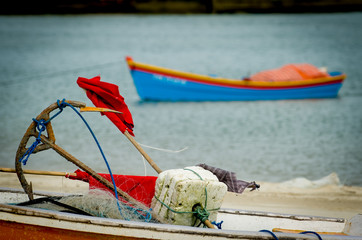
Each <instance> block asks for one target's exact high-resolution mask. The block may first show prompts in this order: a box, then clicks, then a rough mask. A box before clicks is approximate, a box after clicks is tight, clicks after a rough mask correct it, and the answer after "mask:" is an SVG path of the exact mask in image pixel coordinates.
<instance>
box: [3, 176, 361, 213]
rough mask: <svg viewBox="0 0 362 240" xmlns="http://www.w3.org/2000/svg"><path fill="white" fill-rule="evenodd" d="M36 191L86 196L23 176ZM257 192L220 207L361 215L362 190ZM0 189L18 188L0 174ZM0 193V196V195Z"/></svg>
mask: <svg viewBox="0 0 362 240" xmlns="http://www.w3.org/2000/svg"><path fill="white" fill-rule="evenodd" d="M26 178H27V180H28V182H30V181H31V182H32V184H33V189H34V190H35V191H36V190H38V191H49V192H66V193H85V192H87V191H88V183H85V182H81V181H78V180H70V179H67V178H65V177H54V176H39V175H26ZM257 183H258V184H260V185H261V188H260V189H259V190H255V191H249V190H246V191H244V193H243V194H235V193H228V194H227V195H226V197H225V199H224V203H223V207H225V208H236V209H243V210H253V211H269V212H277V213H289V214H302V215H314V216H325V217H342V218H350V217H352V216H354V215H356V214H358V213H360V214H362V187H355V186H353V187H351V186H340V185H336V184H328V183H326V184H322V185H321V186H309V185H305V184H304V186H298V184H296V183H290V182H289V183H268V182H257ZM0 187H8V188H18V189H21V185H20V183H19V181H18V179H17V176H16V174H14V173H3V172H1V173H0ZM0 194H1V193H0Z"/></svg>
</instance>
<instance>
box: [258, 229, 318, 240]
mask: <svg viewBox="0 0 362 240" xmlns="http://www.w3.org/2000/svg"><path fill="white" fill-rule="evenodd" d="M259 232H266V233H269V234H270V235H272V236H273V237H274V239H275V240H279V238H278V237H277V236H276V235H275V234H274V233H273V232H272V231H269V230H265V229H263V230H260V231H259ZM308 233H311V234H314V235H316V236H317V237H318V239H319V240H323V239H322V237H321V236H320V235H319V234H318V233H316V232H313V231H305V232H301V233H299V234H308Z"/></svg>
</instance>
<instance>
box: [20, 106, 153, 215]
mask: <svg viewBox="0 0 362 240" xmlns="http://www.w3.org/2000/svg"><path fill="white" fill-rule="evenodd" d="M57 104H58V107H59V112H57V113H56V114H55V115H54V116H52V117H51V118H49V119H48V120H47V121H45V120H44V119H41V120H39V121H38V120H36V119H33V121H34V122H36V123H37V126H36V128H37V129H38V131H39V134H38V137H37V138H36V140H35V142H34V143H33V144H32V145H31V147H30V148H29V149H28V150H27V151H26V152H25V154H24V155H23V157H22V158H21V159H20V160H19V161H20V162H22V163H23V164H24V165H25V164H26V162H27V161H28V159H29V156H30V155H31V154H32V153H33V152H34V149H35V148H36V146H37V145H38V144H39V143H40V142H41V140H40V135H41V133H42V132H43V131H44V130H45V129H46V124H47V123H48V122H50V121H51V120H53V119H54V118H55V117H57V116H58V115H59V114H60V113H61V112H62V111H63V109H64V108H65V107H67V106H69V107H70V108H71V109H73V110H74V112H75V113H77V115H78V116H79V117H80V118H81V119H82V120H83V123H84V124H85V125H86V127H87V128H88V130H89V132H90V133H91V135H92V137H93V139H94V141H95V142H96V144H97V146H98V149H99V151H100V153H101V155H102V157H103V160H104V162H105V163H106V165H107V169H108V172H109V175H110V177H111V180H112V184H113V187H114V195H115V197H116V199H117V206H118V210H119V212H120V214H121V216H122V217H123V218H124V219H125V220H128V221H129V220H130V219H128V218H126V217H125V216H124V215H123V214H122V209H121V206H120V204H119V199H118V193H117V185H116V183H115V181H114V178H113V174H112V170H111V168H110V166H109V164H108V161H107V159H106V156H105V155H104V152H103V150H102V147H101V146H100V144H99V142H98V139H97V137H96V136H95V134H94V132H93V131H92V129H91V128H90V126H89V124H88V123H87V121H86V120H85V119H84V118H83V116H82V115H81V114H80V113H79V111H77V109H75V107H73V106H72V105H71V104H69V103H67V102H65V99H63V100H62V101H61V102H60V101H59V100H57ZM25 156H26V159H25V160H23V158H24V157H25ZM127 208H128V209H129V210H132V211H133V212H134V213H135V214H138V215H139V218H140V219H142V218H143V219H144V220H145V221H146V222H149V221H150V220H151V218H152V216H151V213H150V212H149V211H146V210H143V209H138V208H133V207H131V206H127ZM144 214H145V215H144Z"/></svg>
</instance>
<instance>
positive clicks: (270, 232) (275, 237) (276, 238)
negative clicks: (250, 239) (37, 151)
mask: <svg viewBox="0 0 362 240" xmlns="http://www.w3.org/2000/svg"><path fill="white" fill-rule="evenodd" d="M259 232H266V233H269V234H270V235H272V236H273V237H274V239H275V240H279V238H278V237H277V236H276V235H275V234H274V233H273V232H272V231H269V230H265V229H264V230H260V231H259Z"/></svg>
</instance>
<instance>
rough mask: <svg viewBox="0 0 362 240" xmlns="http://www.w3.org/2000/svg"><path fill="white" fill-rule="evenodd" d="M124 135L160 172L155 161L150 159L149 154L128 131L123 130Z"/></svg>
mask: <svg viewBox="0 0 362 240" xmlns="http://www.w3.org/2000/svg"><path fill="white" fill-rule="evenodd" d="M124 135H125V136H126V137H127V138H128V140H129V141H130V142H131V143H132V144H133V145H134V146H135V147H136V148H137V150H138V151H139V152H140V153H141V154H142V156H143V157H144V158H145V159H146V160H147V162H148V163H149V164H150V165H151V167H153V169H155V170H156V172H157V173H161V172H162V170H161V169H160V168H159V167H158V166H157V165H156V163H155V162H154V161H153V160H152V158H151V157H150V156H148V154H147V153H146V152H145V151H144V150H143V149H142V148H141V146H140V145H139V144H138V142H137V141H136V140H134V138H133V137H132V136H131V134H129V132H127V131H125V132H124Z"/></svg>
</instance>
